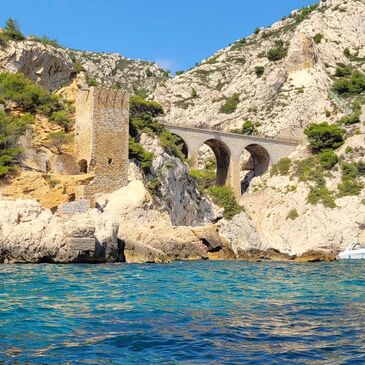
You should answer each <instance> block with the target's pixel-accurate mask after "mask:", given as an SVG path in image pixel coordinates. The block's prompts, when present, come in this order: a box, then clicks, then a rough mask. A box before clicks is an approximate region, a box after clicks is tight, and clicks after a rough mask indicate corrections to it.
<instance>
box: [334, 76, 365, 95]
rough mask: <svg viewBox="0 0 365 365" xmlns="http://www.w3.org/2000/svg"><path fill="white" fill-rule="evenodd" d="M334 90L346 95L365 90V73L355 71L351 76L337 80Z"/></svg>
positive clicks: (357, 93) (356, 93)
mask: <svg viewBox="0 0 365 365" xmlns="http://www.w3.org/2000/svg"><path fill="white" fill-rule="evenodd" d="M333 90H334V91H335V92H336V93H338V94H340V95H344V96H350V95H359V94H361V93H362V92H364V91H365V75H364V74H363V73H362V72H360V71H353V72H352V74H351V77H350V78H348V79H346V78H341V79H339V80H337V81H336V82H335V83H334V85H333Z"/></svg>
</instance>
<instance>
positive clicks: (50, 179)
mask: <svg viewBox="0 0 365 365" xmlns="http://www.w3.org/2000/svg"><path fill="white" fill-rule="evenodd" d="M42 177H43V179H44V181H45V182H46V183H47V185H49V186H50V187H51V188H55V187H56V186H57V185H58V184H60V183H61V181H60V180H57V179H55V178H53V177H52V176H50V175H43V176H42Z"/></svg>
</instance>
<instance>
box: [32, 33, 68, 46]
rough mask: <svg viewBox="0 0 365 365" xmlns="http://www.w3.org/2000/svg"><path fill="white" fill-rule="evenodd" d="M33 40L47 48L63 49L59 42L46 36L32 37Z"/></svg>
mask: <svg viewBox="0 0 365 365" xmlns="http://www.w3.org/2000/svg"><path fill="white" fill-rule="evenodd" d="M32 38H33V40H34V41H36V42H39V43H42V44H44V45H45V46H52V47H56V48H62V46H61V45H60V44H59V43H58V42H57V40H56V39H51V38H49V37H48V36H46V35H43V36H42V37H37V36H32Z"/></svg>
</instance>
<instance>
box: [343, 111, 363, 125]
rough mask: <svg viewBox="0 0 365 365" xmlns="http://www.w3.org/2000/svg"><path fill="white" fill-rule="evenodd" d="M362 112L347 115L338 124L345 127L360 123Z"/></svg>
mask: <svg viewBox="0 0 365 365" xmlns="http://www.w3.org/2000/svg"><path fill="white" fill-rule="evenodd" d="M360 116H361V113H360V112H355V113H353V114H351V115H345V116H344V117H343V118H341V119H340V120H339V121H338V123H340V124H344V125H352V124H356V123H360Z"/></svg>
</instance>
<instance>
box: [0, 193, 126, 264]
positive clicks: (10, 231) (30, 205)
mask: <svg viewBox="0 0 365 365" xmlns="http://www.w3.org/2000/svg"><path fill="white" fill-rule="evenodd" d="M0 210H1V216H0V262H3V263H4V262H5V263H38V262H52V263H66V262H67V263H68V262H114V261H117V260H118V259H119V255H120V248H119V243H118V240H117V229H118V227H117V226H113V225H111V224H110V223H109V222H108V221H106V220H105V219H104V218H103V217H102V216H101V214H100V212H98V211H97V210H96V209H93V210H90V211H89V212H88V213H87V214H80V215H78V216H75V217H63V218H62V217H57V216H55V215H53V214H52V212H51V211H50V210H49V209H44V208H42V206H41V205H40V204H39V203H37V202H35V201H32V200H17V201H4V200H2V201H0Z"/></svg>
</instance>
